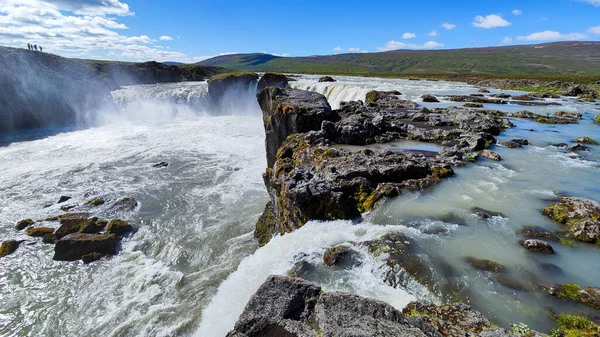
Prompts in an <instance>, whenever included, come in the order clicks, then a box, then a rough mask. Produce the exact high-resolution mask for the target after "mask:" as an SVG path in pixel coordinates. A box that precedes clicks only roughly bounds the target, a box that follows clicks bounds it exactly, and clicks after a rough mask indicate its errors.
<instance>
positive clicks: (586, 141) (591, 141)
mask: <svg viewBox="0 0 600 337" xmlns="http://www.w3.org/2000/svg"><path fill="white" fill-rule="evenodd" d="M575 142H576V143H579V144H588V145H598V142H597V141H595V140H594V139H592V138H591V137H579V138H577V139H575Z"/></svg>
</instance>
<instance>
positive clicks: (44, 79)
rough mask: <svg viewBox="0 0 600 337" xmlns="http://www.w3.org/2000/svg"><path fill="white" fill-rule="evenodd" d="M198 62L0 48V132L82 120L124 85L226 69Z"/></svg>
mask: <svg viewBox="0 0 600 337" xmlns="http://www.w3.org/2000/svg"><path fill="white" fill-rule="evenodd" d="M226 71H227V70H226V69H223V68H219V67H207V66H202V65H182V66H175V65H165V64H163V63H158V62H145V63H129V62H111V61H96V60H82V59H69V58H64V57H60V56H57V55H53V54H48V53H42V52H37V51H31V50H27V49H17V48H8V47H0V107H2V108H1V109H0V135H1V134H2V133H3V132H9V131H12V130H18V129H30V128H37V127H45V126H59V125H70V124H81V123H83V122H85V121H86V120H88V119H89V118H88V117H89V116H87V115H86V114H89V113H90V112H91V111H93V110H94V109H98V108H100V107H103V106H106V104H110V102H111V101H112V100H111V98H110V91H111V90H114V89H116V88H118V87H120V86H123V85H130V84H149V83H162V82H178V81H200V80H205V79H207V78H209V77H210V76H212V75H215V74H219V73H222V72H226Z"/></svg>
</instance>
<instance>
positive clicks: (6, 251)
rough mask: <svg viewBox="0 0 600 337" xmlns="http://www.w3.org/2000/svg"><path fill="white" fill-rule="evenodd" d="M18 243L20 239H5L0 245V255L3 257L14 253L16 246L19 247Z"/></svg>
mask: <svg viewBox="0 0 600 337" xmlns="http://www.w3.org/2000/svg"><path fill="white" fill-rule="evenodd" d="M20 244H21V241H15V240H7V241H4V242H2V245H0V257H5V256H7V255H10V254H12V253H14V252H15V251H16V250H17V248H19V245H20Z"/></svg>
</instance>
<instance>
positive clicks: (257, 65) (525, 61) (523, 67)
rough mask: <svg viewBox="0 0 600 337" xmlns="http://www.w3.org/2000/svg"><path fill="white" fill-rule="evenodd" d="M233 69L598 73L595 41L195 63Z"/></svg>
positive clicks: (252, 56) (245, 56)
mask: <svg viewBox="0 0 600 337" xmlns="http://www.w3.org/2000/svg"><path fill="white" fill-rule="evenodd" d="M200 64H202V65H207V66H221V67H225V68H228V69H235V70H252V71H277V72H300V73H337V74H357V75H359V74H369V75H377V74H386V75H409V74H448V75H451V74H457V75H469V74H496V75H553V74H572V75H591V74H600V42H556V43H546V44H538V45H523V46H506V47H486V48H468V49H451V50H395V51H389V52H382V53H366V54H365V53H363V54H339V55H328V56H310V57H277V56H273V55H267V54H237V55H225V56H218V57H215V58H212V59H208V60H205V61H202V62H200Z"/></svg>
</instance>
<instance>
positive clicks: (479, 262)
mask: <svg viewBox="0 0 600 337" xmlns="http://www.w3.org/2000/svg"><path fill="white" fill-rule="evenodd" d="M465 261H466V262H467V263H468V264H470V265H471V266H472V267H473V268H475V269H477V270H484V271H491V272H499V271H502V270H504V269H505V267H504V266H503V265H501V264H500V263H497V262H494V261H490V260H486V259H478V258H476V257H473V256H469V257H467V258H465Z"/></svg>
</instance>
